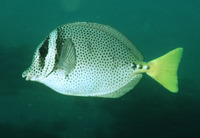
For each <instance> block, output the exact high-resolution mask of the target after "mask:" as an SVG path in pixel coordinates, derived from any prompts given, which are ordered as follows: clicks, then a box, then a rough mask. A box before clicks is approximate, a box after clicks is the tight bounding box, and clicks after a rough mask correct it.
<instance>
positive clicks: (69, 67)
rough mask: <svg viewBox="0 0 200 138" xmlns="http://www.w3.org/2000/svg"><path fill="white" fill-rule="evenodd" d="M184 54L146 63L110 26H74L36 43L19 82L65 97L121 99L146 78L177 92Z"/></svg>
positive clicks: (172, 53) (177, 52) (179, 52)
mask: <svg viewBox="0 0 200 138" xmlns="http://www.w3.org/2000/svg"><path fill="white" fill-rule="evenodd" d="M154 51H156V49H155V50H154ZM182 53H183V48H182V47H178V48H176V49H174V50H172V51H170V52H168V53H166V54H165V55H163V56H161V57H158V58H155V59H153V60H151V61H149V62H145V61H144V57H143V55H142V54H141V52H140V51H139V50H138V49H137V48H136V46H135V45H134V44H133V43H132V42H131V41H130V40H129V39H128V38H127V37H126V36H125V35H123V34H122V33H120V32H119V31H117V30H116V29H114V28H112V27H111V26H109V25H103V24H98V23H92V22H74V23H68V24H64V25H61V26H59V27H57V28H56V29H55V30H53V31H52V32H51V33H50V34H49V35H48V36H47V37H46V38H45V39H44V40H43V42H41V43H40V44H39V46H38V47H37V49H36V51H35V54H34V56H33V60H32V63H31V66H30V67H29V68H28V69H27V70H25V71H24V72H23V73H22V77H23V78H25V80H27V81H36V82H39V83H42V84H44V85H46V86H48V87H49V88H51V89H53V90H55V91H56V92H58V93H60V94H64V95H71V96H85V97H103V98H119V97H121V96H123V95H125V94H126V93H127V92H129V91H131V90H132V89H133V88H134V87H135V86H136V85H137V84H138V82H139V81H140V80H141V78H142V76H143V73H146V74H147V75H149V76H150V77H151V78H153V79H154V80H156V81H157V82H158V83H160V84H161V85H162V86H164V87H165V88H166V89H167V90H168V91H170V92H172V93H177V92H178V90H179V89H178V76H177V71H178V67H179V64H180V61H181V58H182Z"/></svg>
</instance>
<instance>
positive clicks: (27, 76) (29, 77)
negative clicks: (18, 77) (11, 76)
mask: <svg viewBox="0 0 200 138" xmlns="http://www.w3.org/2000/svg"><path fill="white" fill-rule="evenodd" d="M22 78H25V80H26V81H30V80H31V79H32V77H31V75H29V73H28V72H27V71H24V72H23V73H22Z"/></svg>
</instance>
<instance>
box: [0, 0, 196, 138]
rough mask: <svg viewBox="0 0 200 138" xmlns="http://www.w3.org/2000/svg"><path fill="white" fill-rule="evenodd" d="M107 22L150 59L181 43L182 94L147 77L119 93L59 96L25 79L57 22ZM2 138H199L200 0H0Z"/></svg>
mask: <svg viewBox="0 0 200 138" xmlns="http://www.w3.org/2000/svg"><path fill="white" fill-rule="evenodd" d="M77 21H89V22H98V23H102V24H108V25H110V26H112V27H114V28H116V29H117V30H119V31H120V32H122V33H123V34H125V35H126V36H127V37H128V38H129V39H130V40H131V41H133V43H134V44H135V45H136V46H137V47H138V49H139V50H140V51H141V52H142V53H143V55H144V57H145V61H149V60H151V59H154V58H156V57H158V56H161V55H163V54H164V53H166V52H168V51H170V50H172V49H174V48H176V47H183V48H184V54H183V58H182V62H181V64H180V68H179V71H178V76H179V89H180V91H179V93H177V94H172V93H170V92H168V91H167V90H165V89H164V88H163V87H162V86H160V85H159V84H158V83H157V82H155V81H154V80H152V79H151V78H150V77H148V76H147V75H144V77H143V79H142V80H141V82H140V83H139V84H138V85H137V86H136V87H135V88H134V89H133V90H132V91H131V92H129V93H128V94H126V95H125V96H123V97H121V98H119V99H103V98H84V97H72V96H64V95H61V94H58V93H56V92H54V91H53V90H51V89H49V88H47V87H46V86H44V85H42V84H39V83H35V82H26V81H25V80H24V79H23V78H22V77H21V73H22V72H23V71H24V70H25V69H26V68H27V67H28V66H29V65H30V63H31V60H32V56H33V53H34V52H35V49H36V47H37V45H38V44H39V43H40V42H41V41H42V40H43V39H44V38H45V37H46V36H47V35H48V34H49V32H51V31H52V30H53V29H55V28H56V27H57V26H59V25H62V24H65V23H69V22H77ZM0 36H1V37H0V55H1V56H0V63H1V64H0V67H1V68H0V71H1V77H0V137H1V138H7V137H12V138H13V137H15V138H18V137H19V138H23V137H27V138H65V137H69V138H79V137H86V138H93V137H94V138H96V137H99V138H100V137H101V138H103V137H109V138H111V137H113V138H117V137H123V138H125V137H126V138H128V137H133V138H137V137H139V138H143V137H147V138H149V137H159V138H160V137H166V138H167V137H176V138H183V137H188V138H191V137H200V131H199V130H200V126H199V124H200V118H199V117H200V84H199V80H200V77H199V68H200V66H199V59H200V56H199V53H200V52H199V51H200V1H199V0H126V1H125V0H48V1H45V0H44V1H41V0H1V1H0Z"/></svg>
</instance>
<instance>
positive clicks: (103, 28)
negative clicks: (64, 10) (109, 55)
mask: <svg viewBox="0 0 200 138" xmlns="http://www.w3.org/2000/svg"><path fill="white" fill-rule="evenodd" d="M73 25H77V26H85V27H92V28H95V29H98V30H100V31H103V32H106V33H108V34H110V35H111V36H113V37H115V38H116V39H117V40H119V41H121V42H122V43H123V44H125V46H127V48H129V49H130V50H131V51H132V53H133V54H134V56H135V58H136V59H138V60H143V59H144V57H143V55H142V54H141V52H140V51H139V50H138V49H137V48H136V46H135V45H134V44H133V43H132V42H131V41H130V40H129V39H128V38H127V37H126V36H124V35H123V34H122V33H121V32H119V31H117V30H116V29H114V28H112V27H110V26H108V25H103V24H98V23H90V22H77V23H73Z"/></svg>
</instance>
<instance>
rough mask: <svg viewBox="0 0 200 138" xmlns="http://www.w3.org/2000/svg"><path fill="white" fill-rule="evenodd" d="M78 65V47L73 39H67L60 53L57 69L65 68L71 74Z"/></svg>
mask: <svg viewBox="0 0 200 138" xmlns="http://www.w3.org/2000/svg"><path fill="white" fill-rule="evenodd" d="M75 66H76V49H75V47H74V43H73V42H72V39H70V38H68V39H66V40H65V42H64V44H63V46H62V50H61V53H60V58H59V62H58V64H57V69H64V70H65V71H66V73H67V74H69V73H70V72H71V71H72V70H73V69H74V68H75Z"/></svg>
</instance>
